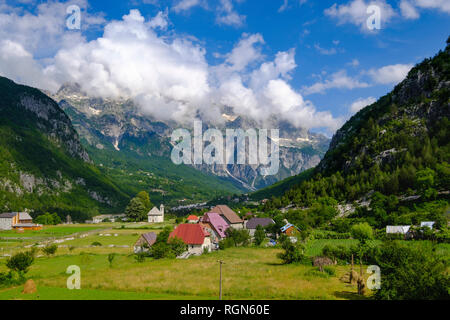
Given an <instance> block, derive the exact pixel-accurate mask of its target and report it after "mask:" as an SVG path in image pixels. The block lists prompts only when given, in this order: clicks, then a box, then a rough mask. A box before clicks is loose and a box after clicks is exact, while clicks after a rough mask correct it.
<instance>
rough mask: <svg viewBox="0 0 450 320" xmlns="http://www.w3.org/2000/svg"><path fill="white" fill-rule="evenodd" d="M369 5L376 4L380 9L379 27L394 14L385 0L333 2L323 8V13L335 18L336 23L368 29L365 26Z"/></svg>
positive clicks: (363, 29)
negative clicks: (328, 6) (340, 3)
mask: <svg viewBox="0 0 450 320" xmlns="http://www.w3.org/2000/svg"><path fill="white" fill-rule="evenodd" d="M369 5H377V6H378V7H380V10H381V12H380V13H381V17H380V18H381V28H383V27H384V26H385V25H386V23H388V22H389V21H390V20H391V18H392V17H393V16H395V12H394V9H392V7H391V5H389V4H388V3H386V1H385V0H374V1H366V0H352V1H350V2H349V3H348V4H342V5H338V4H336V3H335V4H333V6H331V7H330V8H328V9H325V11H324V13H325V15H327V16H329V17H332V18H334V19H336V20H337V22H338V24H346V23H351V24H354V25H356V26H359V27H360V28H361V30H362V31H369V29H368V28H367V19H368V17H369V16H370V15H369V14H367V7H368V6H369Z"/></svg>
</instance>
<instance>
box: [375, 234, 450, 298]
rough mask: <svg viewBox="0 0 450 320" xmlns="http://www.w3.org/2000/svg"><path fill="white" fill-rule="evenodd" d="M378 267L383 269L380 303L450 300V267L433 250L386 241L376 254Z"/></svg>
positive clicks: (379, 291) (378, 294) (376, 295)
mask: <svg viewBox="0 0 450 320" xmlns="http://www.w3.org/2000/svg"><path fill="white" fill-rule="evenodd" d="M375 263H376V264H377V265H378V266H379V267H380V268H381V289H380V290H378V291H377V292H376V293H375V298H376V299H383V300H435V299H448V298H449V291H448V289H449V288H450V277H449V275H448V273H447V265H446V263H445V260H444V259H443V258H442V257H440V256H438V255H436V253H434V252H433V250H428V249H427V248H423V247H410V246H406V245H402V244H400V243H399V242H397V241H386V242H384V243H383V244H382V245H381V247H380V249H379V251H378V252H377V253H376V257H375Z"/></svg>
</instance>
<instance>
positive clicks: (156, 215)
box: [147, 204, 164, 222]
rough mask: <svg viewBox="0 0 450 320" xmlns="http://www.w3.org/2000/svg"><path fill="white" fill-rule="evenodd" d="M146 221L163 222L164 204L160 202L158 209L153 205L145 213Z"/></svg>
mask: <svg viewBox="0 0 450 320" xmlns="http://www.w3.org/2000/svg"><path fill="white" fill-rule="evenodd" d="M147 217H148V222H164V205H163V204H161V206H160V207H159V210H158V208H157V207H153V208H152V210H150V211H149V213H147Z"/></svg>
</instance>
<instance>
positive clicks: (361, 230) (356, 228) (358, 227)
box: [351, 222, 373, 243]
mask: <svg viewBox="0 0 450 320" xmlns="http://www.w3.org/2000/svg"><path fill="white" fill-rule="evenodd" d="M351 234H352V237H353V238H354V239H357V240H359V242H361V243H365V242H366V241H367V240H370V239H373V230H372V227H371V226H370V225H369V224H368V223H367V222H363V223H358V224H355V225H353V226H352V229H351Z"/></svg>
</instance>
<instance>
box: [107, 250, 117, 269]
mask: <svg viewBox="0 0 450 320" xmlns="http://www.w3.org/2000/svg"><path fill="white" fill-rule="evenodd" d="M115 257H116V254H115V253H110V254H108V262H109V267H110V268H111V267H112V263H113V261H114V259H115Z"/></svg>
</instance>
